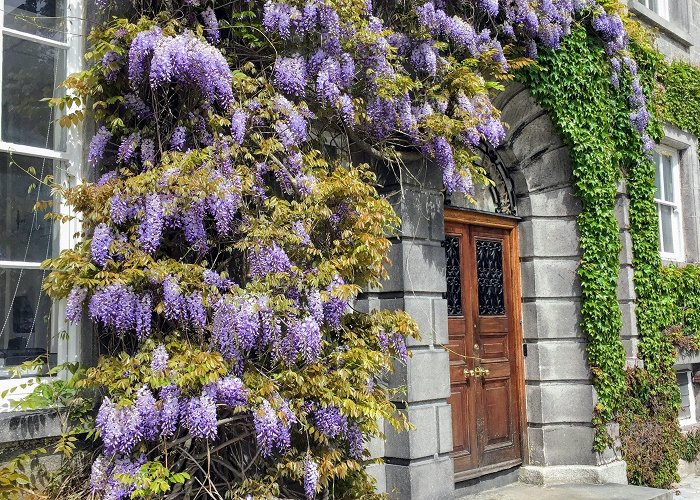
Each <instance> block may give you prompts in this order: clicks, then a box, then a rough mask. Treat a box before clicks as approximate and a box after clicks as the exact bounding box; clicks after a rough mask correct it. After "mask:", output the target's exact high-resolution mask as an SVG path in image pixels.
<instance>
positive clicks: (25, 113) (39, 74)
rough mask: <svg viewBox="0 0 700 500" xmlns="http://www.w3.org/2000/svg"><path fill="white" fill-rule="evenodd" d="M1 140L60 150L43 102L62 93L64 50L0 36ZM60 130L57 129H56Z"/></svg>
mask: <svg viewBox="0 0 700 500" xmlns="http://www.w3.org/2000/svg"><path fill="white" fill-rule="evenodd" d="M2 57H3V81H2V139H3V140H4V141H7V142H14V143H17V144H24V145H27V146H35V147H39V148H46V149H56V150H63V149H65V147H64V138H63V135H64V134H61V137H54V131H55V130H54V129H57V130H58V131H60V130H61V129H60V128H59V127H57V126H56V123H55V118H56V117H55V116H54V111H55V110H54V108H50V107H49V105H48V104H47V103H46V102H45V101H42V99H44V98H46V97H54V96H58V95H60V94H61V90H60V89H57V87H58V85H59V84H60V83H61V82H62V81H63V80H64V78H65V50H64V49H59V48H55V47H49V46H47V45H42V44H39V43H34V42H30V41H27V40H21V39H19V38H15V37H13V36H7V35H6V36H5V37H4V38H3V56H2ZM59 133H60V132H59Z"/></svg>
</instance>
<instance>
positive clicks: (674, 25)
mask: <svg viewBox="0 0 700 500" xmlns="http://www.w3.org/2000/svg"><path fill="white" fill-rule="evenodd" d="M668 3H669V8H670V20H666V19H663V18H661V17H660V16H658V15H657V14H655V13H654V12H653V11H651V10H649V9H647V8H646V7H644V5H643V4H642V3H641V2H640V1H639V0H627V5H628V6H629V9H630V12H631V13H632V14H633V15H634V16H635V17H636V18H637V19H638V20H639V21H641V22H642V23H643V24H644V25H645V26H647V27H648V28H649V29H651V30H652V31H655V32H656V47H657V48H658V49H659V50H660V51H661V52H662V53H663V54H664V55H665V56H666V57H667V59H669V60H672V59H682V60H685V61H687V62H690V63H693V64H696V65H697V64H700V47H698V45H700V0H668Z"/></svg>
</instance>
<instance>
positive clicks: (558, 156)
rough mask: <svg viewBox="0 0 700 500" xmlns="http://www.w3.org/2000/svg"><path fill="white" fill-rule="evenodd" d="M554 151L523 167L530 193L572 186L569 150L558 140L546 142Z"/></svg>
mask: <svg viewBox="0 0 700 500" xmlns="http://www.w3.org/2000/svg"><path fill="white" fill-rule="evenodd" d="M545 144H546V145H547V146H549V147H550V148H552V149H549V150H547V151H545V152H544V153H543V154H541V155H536V156H535V157H534V158H532V161H530V163H527V164H525V165H523V167H522V172H523V175H524V176H525V179H526V181H527V187H528V190H529V192H531V193H532V192H537V191H546V190H548V189H551V188H553V187H561V186H569V185H571V182H572V180H571V176H572V170H571V159H570V157H569V150H568V149H567V148H566V146H564V145H563V144H561V142H560V141H559V139H558V138H554V140H553V141H551V142H549V141H547V142H545Z"/></svg>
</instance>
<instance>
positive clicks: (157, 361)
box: [151, 344, 170, 373]
mask: <svg viewBox="0 0 700 500" xmlns="http://www.w3.org/2000/svg"><path fill="white" fill-rule="evenodd" d="M169 359H170V357H169V356H168V351H167V349H166V348H165V346H164V345H163V344H158V345H157V346H156V348H155V349H153V352H151V370H153V372H154V373H163V372H164V371H165V370H167V369H168V360H169Z"/></svg>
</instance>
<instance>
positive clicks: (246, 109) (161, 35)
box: [46, 0, 648, 498]
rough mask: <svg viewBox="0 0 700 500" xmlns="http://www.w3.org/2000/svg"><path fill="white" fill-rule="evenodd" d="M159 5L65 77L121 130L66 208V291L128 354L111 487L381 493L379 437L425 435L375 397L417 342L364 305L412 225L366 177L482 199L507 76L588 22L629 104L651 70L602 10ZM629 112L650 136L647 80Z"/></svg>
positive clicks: (103, 133)
mask: <svg viewBox="0 0 700 500" xmlns="http://www.w3.org/2000/svg"><path fill="white" fill-rule="evenodd" d="M102 7H104V8H107V7H108V5H106V2H105V3H103V5H102ZM151 8H154V9H155V11H152V10H143V11H140V10H138V9H136V10H135V11H134V12H133V16H131V18H128V19H127V18H115V19H114V20H112V21H111V22H110V23H109V24H107V25H105V26H103V27H101V28H99V29H96V30H95V31H93V33H92V34H91V42H92V43H93V46H94V50H93V52H91V56H92V58H93V64H92V66H91V67H90V68H89V69H88V70H87V71H85V72H84V73H82V74H80V75H77V76H75V77H72V79H69V81H68V82H69V83H68V85H69V87H70V88H71V90H72V91H73V92H74V93H75V94H77V95H79V96H80V97H81V98H83V101H85V100H88V99H89V100H90V101H91V102H95V106H94V109H95V118H96V119H97V120H98V121H99V122H100V123H102V124H104V125H101V126H100V128H99V129H98V131H97V133H96V135H95V136H94V138H93V139H92V140H91V143H90V148H89V158H88V160H89V163H90V165H91V166H92V167H94V169H95V178H96V179H98V181H97V182H95V183H86V184H84V185H81V186H78V187H76V188H73V189H70V190H67V191H65V196H66V198H67V200H68V202H69V203H70V204H72V205H73V206H74V208H75V210H76V211H77V212H79V213H81V214H82V217H83V222H84V225H85V227H86V228H87V234H86V236H87V238H86V239H85V241H84V242H83V243H81V244H79V245H77V246H76V248H75V249H73V250H69V251H65V252H63V253H62V254H61V255H60V256H59V257H58V258H56V259H54V261H53V262H52V268H54V269H57V270H58V271H56V272H54V273H52V274H51V275H50V276H49V279H48V280H47V284H46V286H47V289H48V291H49V293H51V294H52V295H54V296H56V297H68V315H67V316H68V319H69V320H71V321H79V320H80V318H81V317H82V309H83V307H86V308H87V311H88V316H89V318H90V319H91V320H93V321H94V322H95V323H96V325H97V326H98V328H99V331H100V334H101V335H103V336H104V338H105V340H106V343H107V344H108V345H110V346H111V351H110V352H109V355H108V356H105V357H104V358H102V359H101V361H100V363H99V364H98V366H97V367H96V368H93V369H91V371H90V377H89V379H90V380H91V383H92V384H94V386H95V387H98V388H100V389H102V390H104V391H105V393H106V397H105V398H104V400H103V402H102V405H101V407H100V410H99V413H98V416H97V419H96V428H97V430H98V431H99V434H100V437H101V440H102V444H103V453H102V455H101V457H100V458H99V459H98V460H97V461H96V462H95V464H94V466H93V472H92V478H91V487H92V490H93V491H94V492H95V493H96V494H98V495H102V496H104V497H109V498H127V497H128V496H129V495H130V494H131V493H133V492H134V491H136V490H137V489H138V488H142V487H147V486H144V485H148V484H152V483H150V482H149V481H146V480H144V478H143V475H144V474H148V471H149V470H152V466H153V465H154V464H161V465H162V464H165V463H167V464H168V466H173V467H177V468H178V470H177V471H176V472H178V473H179V472H183V473H185V474H186V477H185V476H179V479H178V481H174V480H173V483H172V484H170V485H169V487H170V488H172V496H173V497H174V498H175V497H178V495H182V494H183V492H187V494H191V495H192V494H194V495H195V496H196V493H195V490H196V489H197V488H200V489H201V488H204V490H202V491H205V490H206V488H215V489H217V490H220V494H221V495H224V494H228V495H232V496H234V497H235V496H245V495H261V496H283V497H307V498H313V497H314V496H315V495H316V494H317V493H318V492H320V491H323V490H324V489H330V488H334V489H333V491H332V494H333V495H335V496H338V497H346V496H347V497H352V496H362V495H363V494H366V493H368V492H371V491H372V480H371V478H370V477H369V476H368V475H367V473H366V472H365V471H364V469H363V467H362V460H363V456H364V445H365V439H366V438H368V437H370V436H375V435H379V434H380V433H381V432H380V431H381V430H380V429H379V428H378V427H377V425H378V424H377V419H378V418H384V419H385V420H387V421H388V422H389V423H391V424H393V425H394V426H395V427H397V428H399V429H401V428H405V427H406V423H405V421H404V420H402V419H401V418H399V417H397V416H396V414H395V413H394V410H395V408H394V405H393V404H392V403H391V398H392V396H393V392H392V391H393V390H390V389H388V388H386V387H384V386H383V385H382V384H380V383H378V382H376V383H375V381H379V380H381V379H382V376H383V375H384V374H385V373H386V372H387V371H389V370H391V367H392V364H393V362H394V361H396V360H398V362H405V361H406V359H407V357H408V351H407V349H406V343H405V339H406V337H407V336H410V335H412V334H413V333H414V331H415V325H414V323H413V322H412V321H411V320H410V319H409V318H408V317H407V316H406V315H405V314H402V313H389V312H386V311H374V312H372V313H370V314H363V313H359V312H354V311H353V310H352V308H351V305H352V303H353V300H354V299H355V298H356V297H357V294H358V292H359V291H360V290H361V287H364V286H367V285H376V284H378V283H379V281H380V280H381V279H382V278H383V277H384V276H385V275H386V274H385V273H386V271H385V269H384V261H385V256H386V253H387V251H388V248H389V245H390V243H389V240H388V239H387V235H388V234H392V232H394V231H395V229H396V227H397V222H398V221H397V220H396V217H395V215H394V214H393V211H392V209H391V207H390V205H389V204H388V202H387V201H386V200H384V199H382V198H381V197H380V196H379V195H378V193H377V191H376V190H375V187H374V184H375V182H376V177H375V175H374V174H373V173H372V172H371V170H370V167H369V166H368V165H366V164H360V163H359V162H358V161H356V159H357V158H359V157H363V158H367V157H369V158H372V159H373V160H380V161H383V162H387V163H392V162H398V163H400V159H401V156H402V155H404V154H406V152H407V151H411V152H412V153H411V154H414V155H416V154H417V155H422V156H423V157H425V158H427V159H429V160H430V161H432V162H433V163H434V164H435V167H434V168H440V169H441V171H442V177H443V182H444V185H445V188H446V189H447V190H448V191H458V192H462V193H467V194H469V193H471V192H472V190H473V186H474V182H475V181H478V180H479V178H480V175H481V173H480V170H479V168H478V167H477V166H476V164H475V163H474V161H475V159H476V158H477V157H478V151H479V148H480V147H482V146H483V145H484V144H488V145H490V146H492V147H497V146H498V145H499V144H501V142H502V141H503V140H504V138H505V126H504V124H503V123H502V122H501V121H500V118H499V113H498V111H497V110H496V109H495V107H494V106H493V105H492V103H491V100H490V93H491V92H492V91H493V90H498V89H499V88H501V84H500V83H499V80H504V79H508V78H511V75H510V73H509V72H510V71H511V69H512V68H517V67H520V66H522V65H525V64H528V62H529V61H530V59H531V58H535V57H536V55H537V50H538V48H540V49H541V48H546V49H556V48H557V47H559V45H560V44H561V42H562V40H563V38H564V37H565V36H566V35H567V34H568V33H569V31H570V29H571V25H572V23H573V22H576V19H577V16H578V17H580V18H584V17H585V18H586V19H591V21H590V22H591V29H592V30H594V31H595V32H596V33H599V34H600V38H601V40H602V41H603V43H605V46H606V50H607V51H608V53H609V54H610V56H611V67H612V69H613V76H612V81H613V83H615V82H617V84H619V76H618V75H619V72H620V71H622V68H621V66H620V61H622V62H623V65H624V68H626V70H627V71H629V72H630V73H632V74H634V69H635V66H634V64H633V63H634V61H632V60H631V59H630V58H629V56H628V55H627V54H626V51H625V48H626V43H627V42H626V37H625V35H624V31H623V30H622V31H621V23H620V19H619V17H617V15H616V14H614V13H612V14H608V13H606V12H605V11H604V10H603V9H602V7H600V6H599V5H598V4H597V3H596V2H594V1H593V0H543V1H541V2H530V1H526V0H516V1H508V2H504V1H497V0H478V1H475V2H469V3H468V5H467V3H462V2H443V1H427V2H426V1H424V0H420V1H409V2H401V3H397V2H379V1H377V2H374V4H372V2H368V1H365V0H350V1H349V2H348V1H344V2H339V1H338V2H336V1H334V0H323V1H322V0H294V1H291V0H288V1H275V0H270V1H267V2H264V3H263V2H233V4H231V3H229V4H226V5H219V4H218V3H217V2H211V1H204V0H202V1H197V2H193V1H190V0H184V1H174V2H162V3H161V2H155V3H154V4H153V6H151V7H149V9H151ZM94 82H99V85H95V84H94ZM630 108H631V120H632V121H633V122H634V124H635V126H637V129H638V130H639V132H640V134H644V133H645V132H644V131H645V127H646V121H647V120H648V113H647V114H645V113H646V109H645V97H644V94H643V92H642V91H641V87H640V86H639V81H638V79H634V78H633V81H632V87H631V89H630ZM123 381H128V383H124V382H123ZM205 461H206V467H203V466H201V465H200V464H201V463H204V462H205ZM125 476H130V477H131V480H129V481H125V480H124V477H125ZM244 476H245V477H246V478H247V479H246V480H245V481H241V479H240V478H241V477H244ZM183 478H184V479H183ZM203 485H207V486H206V487H205V486H203Z"/></svg>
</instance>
